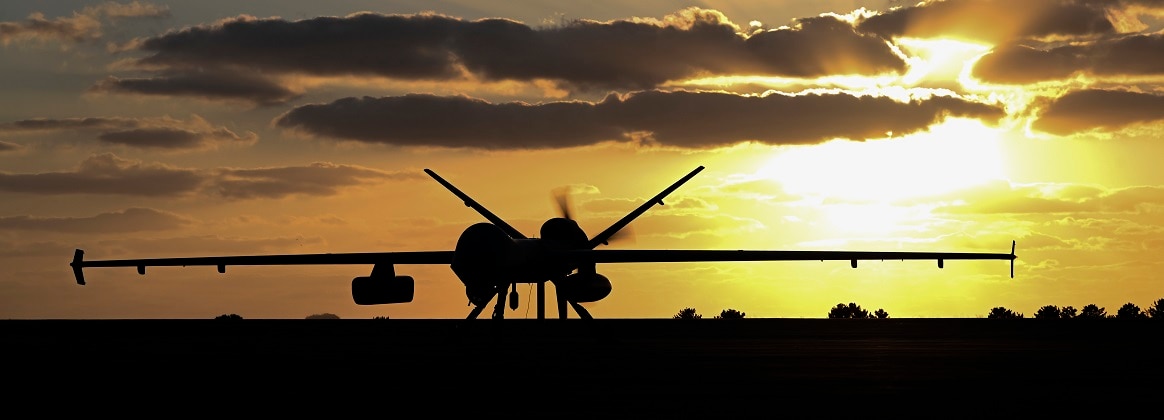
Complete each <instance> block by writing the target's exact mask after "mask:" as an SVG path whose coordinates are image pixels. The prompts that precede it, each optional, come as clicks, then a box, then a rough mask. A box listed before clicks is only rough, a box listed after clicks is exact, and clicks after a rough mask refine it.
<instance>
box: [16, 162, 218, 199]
mask: <svg viewBox="0 0 1164 420" xmlns="http://www.w3.org/2000/svg"><path fill="white" fill-rule="evenodd" d="M205 181H206V179H205V176H204V175H202V174H201V173H200V172H199V171H197V170H193V169H182V168H176V167H173V166H169V165H165V164H161V163H149V164H146V163H142V162H141V161H134V160H127V159H122V158H119V157H117V156H115V155H113V154H112V153H104V154H99V155H93V156H90V157H89V158H87V159H85V160H84V161H82V162H81V164H80V166H78V167H77V169H75V170H73V171H67V172H43V173H33V174H13V173H8V172H0V191H7V192H18V193H28V194H113V195H137V196H177V195H184V194H189V193H191V192H194V191H196V190H197V189H198V188H200V187H201V186H202V184H203V183H204V182H205Z"/></svg>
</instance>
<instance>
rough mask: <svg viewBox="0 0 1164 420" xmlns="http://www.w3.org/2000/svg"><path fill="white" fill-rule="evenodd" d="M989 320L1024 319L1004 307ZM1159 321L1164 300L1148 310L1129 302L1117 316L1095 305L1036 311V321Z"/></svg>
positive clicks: (999, 307) (1155, 303)
mask: <svg viewBox="0 0 1164 420" xmlns="http://www.w3.org/2000/svg"><path fill="white" fill-rule="evenodd" d="M986 317H987V318H992V319H1015V318H1023V314H1022V313H1021V312H1015V311H1012V310H1010V309H1007V308H1005V307H1002V306H998V307H995V308H992V309H991V310H990V312H989V313H987V314H986ZM1105 318H1115V319H1158V320H1164V299H1157V300H1156V301H1155V302H1153V303H1152V306H1149V307H1148V308H1147V309H1140V307H1139V306H1136V304H1134V303H1132V302H1128V303H1125V304H1123V306H1120V308H1119V309H1117V310H1116V313H1115V314H1108V313H1107V308H1104V307H1100V306H1099V305H1096V304H1094V303H1090V304H1087V305H1084V306H1083V308H1082V309H1079V310H1076V309H1075V307H1073V306H1064V307H1062V308H1060V307H1058V306H1055V305H1046V306H1043V307H1041V308H1039V310H1038V311H1035V319H1105Z"/></svg>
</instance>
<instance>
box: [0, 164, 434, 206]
mask: <svg viewBox="0 0 1164 420" xmlns="http://www.w3.org/2000/svg"><path fill="white" fill-rule="evenodd" d="M423 178H425V177H424V175H423V174H422V173H421V172H419V171H415V173H413V172H388V171H381V170H378V169H371V168H365V167H361V166H355V165H340V164H334V163H328V162H317V163H313V164H310V165H306V166H283V167H270V168H257V169H238V168H217V169H211V170H200V169H189V168H177V167H173V166H170V165H166V164H161V163H142V162H141V161H137V160H128V159H122V158H119V157H117V156H116V155H114V154H112V153H104V154H98V155H93V156H90V157H89V158H87V159H85V160H84V161H82V162H81V164H80V166H78V167H77V169H75V170H73V171H66V172H45V173H32V174H12V173H6V172H0V191H6V192H16V193H26V194H41V195H57V194H104V195H132V196H146V197H173V196H188V195H194V194H201V195H203V196H212V197H223V198H227V199H253V198H284V197H288V196H292V195H309V196H329V195H335V194H337V193H338V192H339V191H340V190H341V189H344V188H347V187H353V186H360V185H368V184H373V183H379V182H383V181H386V180H412V179H423Z"/></svg>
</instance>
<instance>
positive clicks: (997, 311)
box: [986, 306, 1023, 319]
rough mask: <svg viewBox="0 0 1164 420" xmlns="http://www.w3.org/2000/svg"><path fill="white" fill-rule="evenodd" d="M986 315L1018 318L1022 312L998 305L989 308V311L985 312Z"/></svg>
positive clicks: (995, 317)
mask: <svg viewBox="0 0 1164 420" xmlns="http://www.w3.org/2000/svg"><path fill="white" fill-rule="evenodd" d="M986 317H987V318H990V319H1018V318H1022V317H1023V314H1021V313H1017V312H1015V311H1012V310H1010V309H1006V308H1004V307H1001V306H999V307H997V308H993V309H991V310H990V313H989V314H987V315H986Z"/></svg>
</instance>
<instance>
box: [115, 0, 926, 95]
mask: <svg viewBox="0 0 1164 420" xmlns="http://www.w3.org/2000/svg"><path fill="white" fill-rule="evenodd" d="M136 45H137V48H138V49H139V50H140V51H143V52H146V53H149V54H150V55H149V56H146V57H144V58H141V59H139V60H138V61H137V63H138V64H139V65H140V66H141V67H143V68H146V69H152V70H155V71H159V72H161V73H162V74H159V75H158V76H157V77H155V78H151V79H108V80H106V81H105V82H102V83H101V84H100V85H99V86H98V87H97V89H98V90H101V91H114V92H138V93H149V94H166V95H194V96H202V97H207V98H217V99H223V98H250V99H251V100H253V101H255V102H259V103H270V102H282V101H286V100H289V99H291V98H292V97H293V96H294V95H293V93H291V92H290V90H288V89H286V88H282V87H281V86H279V85H278V84H277V83H276V82H275V81H273V80H274V79H270V78H271V77H273V76H276V75H285V74H306V75H315V76H349V75H358V76H380V77H387V78H395V79H404V80H449V79H460V78H464V77H466V76H471V77H475V78H478V79H482V80H519V81H532V80H540V79H544V80H552V81H556V82H558V83H560V84H561V85H563V86H564V87H567V88H571V89H592V88H601V89H607V88H614V89H643V88H653V87H656V86H659V85H660V84H663V83H666V82H668V81H674V80H682V79H686V78H691V77H697V76H704V75H727V74H754V75H779V76H794V77H816V76H826V75H834V74H880V73H887V72H902V71H904V70H905V62H904V61H903V60H902V59H901V57H899V56H898V55H896V54H895V53H894V52H893V51H892V49H891V48H890V46H889V45H888V44H887V43H886V42H885V41H884V40H882V39H879V38H877V37H875V36H870V35H863V34H860V33H858V32H856V31H855V30H854V29H853V28H852V26H850V25H849V24H848V23H847V22H844V21H841V20H838V19H836V18H834V17H815V18H807V19H803V20H800V21H798V22H797V23H796V25H795V26H794V27H791V28H784V29H779V30H774V31H761V32H758V33H756V34H751V35H749V34H745V33H743V30H742V29H741V28H739V27H738V26H736V25H735V24H734V23H732V22H730V21H729V20H728V19H727V18H726V17H724V16H723V15H722V14H721V13H719V12H717V11H714V10H703V9H695V8H691V9H686V10H683V11H680V12H678V13H676V14H674V15H670V16H668V17H666V18H664V19H662V20H652V19H635V20H617V21H611V22H597V21H590V20H577V21H573V22H569V23H566V24H563V25H560V26H556V27H548V28H533V27H530V26H528V25H526V24H523V23H520V22H515V21H511V20H505V19H483V20H477V21H466V20H462V19H459V18H453V17H447V16H442V15H435V14H421V15H380V14H372V13H360V14H354V15H350V16H346V17H318V18H313V19H306V20H299V21H287V20H283V19H278V18H270V19H256V18H253V17H249V16H241V17H238V18H234V19H228V20H225V21H222V22H219V23H217V24H214V25H207V26H196V27H191V28H186V29H183V30H180V31H173V32H169V33H166V34H163V35H160V36H157V37H153V38H149V39H145V40H141V41H139V42H138V43H137V44H136ZM206 69H215V70H210V73H209V74H207V73H199V72H206V71H207V70H206ZM240 73H241V74H245V75H250V76H246V77H248V78H249V79H251V80H249V81H247V82H246V83H239V82H235V81H233V80H231V78H229V77H222V76H223V75H229V76H231V77H237V75H238V74H240ZM264 79H266V80H264ZM248 87H249V88H250V89H249V90H248Z"/></svg>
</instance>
